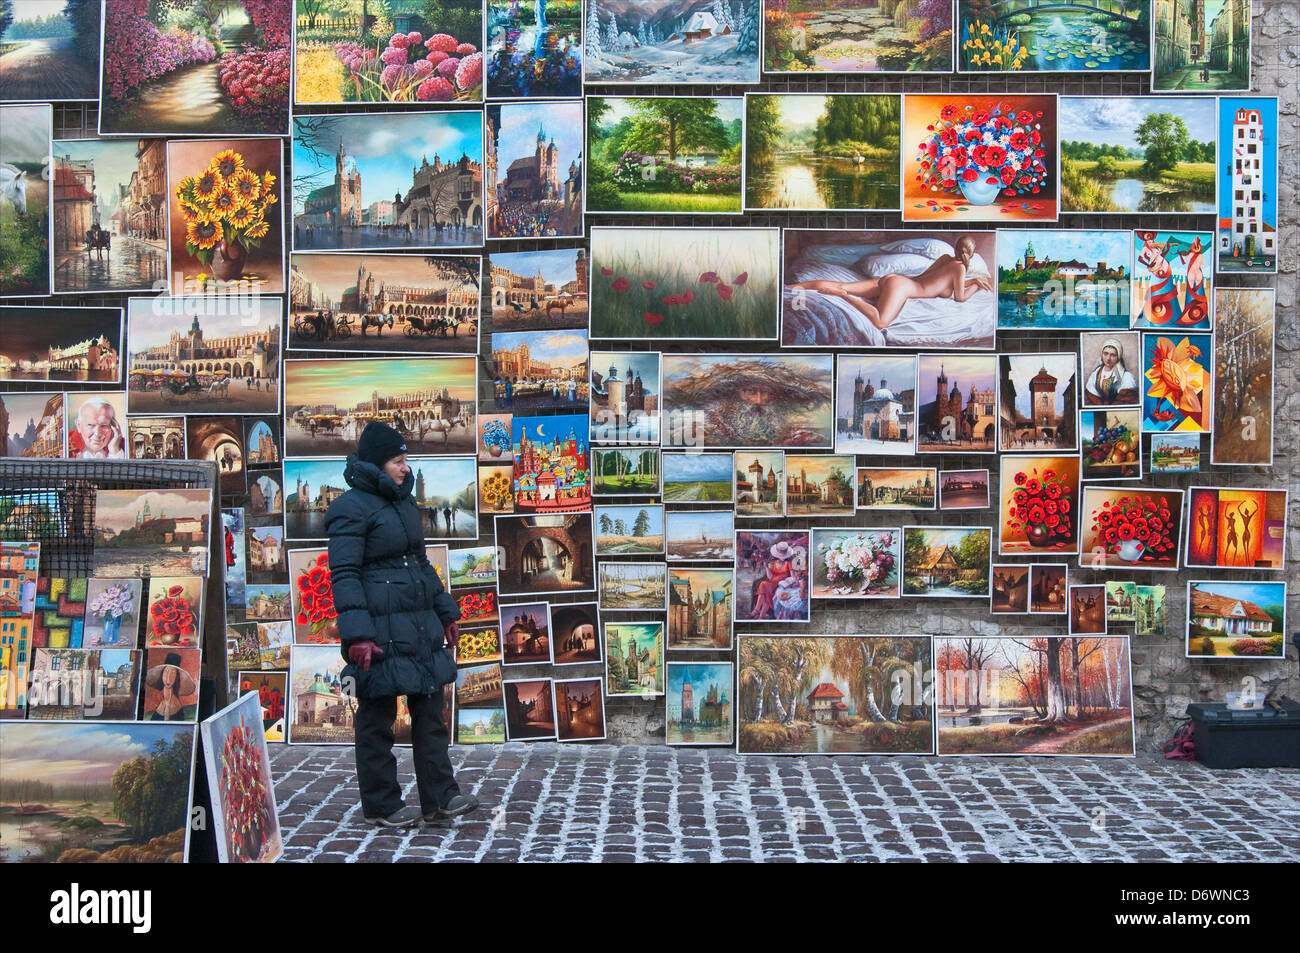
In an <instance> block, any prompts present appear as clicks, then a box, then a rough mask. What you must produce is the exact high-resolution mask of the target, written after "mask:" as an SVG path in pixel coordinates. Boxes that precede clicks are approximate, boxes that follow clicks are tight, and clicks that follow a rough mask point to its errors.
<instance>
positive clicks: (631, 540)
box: [595, 503, 664, 556]
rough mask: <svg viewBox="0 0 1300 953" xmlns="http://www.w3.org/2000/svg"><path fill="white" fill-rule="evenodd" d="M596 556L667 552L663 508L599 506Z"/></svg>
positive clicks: (652, 506)
mask: <svg viewBox="0 0 1300 953" xmlns="http://www.w3.org/2000/svg"><path fill="white" fill-rule="evenodd" d="M595 516H596V555H597V556H610V555H622V556H647V555H650V556H653V555H656V554H662V553H663V551H664V508H663V505H662V504H660V505H654V504H649V503H647V504H644V505H641V504H637V503H632V504H626V505H618V506H597V507H596V508H595Z"/></svg>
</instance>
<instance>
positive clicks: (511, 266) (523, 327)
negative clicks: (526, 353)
mask: <svg viewBox="0 0 1300 953" xmlns="http://www.w3.org/2000/svg"><path fill="white" fill-rule="evenodd" d="M488 276H489V279H490V281H491V285H492V330H493V331H543V330H552V331H560V330H566V329H574V328H586V327H587V322H588V319H589V316H588V314H587V283H588V279H589V276H588V274H587V250H586V249H585V248H581V247H579V248H547V249H540V250H537V251H516V252H504V251H489V254H488Z"/></svg>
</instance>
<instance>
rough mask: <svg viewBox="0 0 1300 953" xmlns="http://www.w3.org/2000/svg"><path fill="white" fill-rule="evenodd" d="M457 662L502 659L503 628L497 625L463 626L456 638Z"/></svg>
mask: <svg viewBox="0 0 1300 953" xmlns="http://www.w3.org/2000/svg"><path fill="white" fill-rule="evenodd" d="M455 655H456V664H457V665H477V664H478V663H480V662H499V661H501V628H500V626H496V625H487V626H475V627H473V628H462V629H460V632H459V637H458V638H457V639H456V652H455Z"/></svg>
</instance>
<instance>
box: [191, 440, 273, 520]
mask: <svg viewBox="0 0 1300 953" xmlns="http://www.w3.org/2000/svg"><path fill="white" fill-rule="evenodd" d="M185 454H186V457H187V458H188V459H190V460H211V461H212V462H213V463H215V464H216V465H217V474H218V475H217V489H218V490H219V491H220V492H219V495H221V494H224V495H226V496H243V495H244V494H245V493H246V492H247V491H248V477H247V473H246V472H245V470H244V428H243V427H241V426H240V420H239V418H238V417H226V416H220V417H199V416H194V417H186V418H185ZM250 503H251V500H250ZM246 509H247V510H248V513H247V516H248V518H249V525H252V521H253V518H254V517H258V521H259V522H260V523H263V524H264V523H265V518H264V517H265V514H263V513H262V512H260V507H259V508H258V510H257V511H254V509H253V507H252V506H251V505H250V506H248V507H247V508H246ZM277 522H278V520H277Z"/></svg>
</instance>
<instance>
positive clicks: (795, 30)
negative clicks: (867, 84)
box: [763, 0, 952, 73]
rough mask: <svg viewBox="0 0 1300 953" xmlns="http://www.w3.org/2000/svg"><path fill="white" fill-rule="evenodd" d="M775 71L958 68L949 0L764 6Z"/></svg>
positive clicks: (781, 1)
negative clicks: (954, 59) (953, 54)
mask: <svg viewBox="0 0 1300 953" xmlns="http://www.w3.org/2000/svg"><path fill="white" fill-rule="evenodd" d="M763 16H764V21H765V23H764V31H763V69H764V70H765V71H766V72H769V73H920V72H943V73H947V72H949V71H950V70H951V69H952V3H951V2H950V0H880V2H877V3H860V2H857V0H764V2H763Z"/></svg>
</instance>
